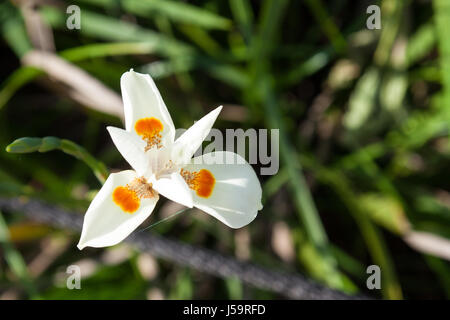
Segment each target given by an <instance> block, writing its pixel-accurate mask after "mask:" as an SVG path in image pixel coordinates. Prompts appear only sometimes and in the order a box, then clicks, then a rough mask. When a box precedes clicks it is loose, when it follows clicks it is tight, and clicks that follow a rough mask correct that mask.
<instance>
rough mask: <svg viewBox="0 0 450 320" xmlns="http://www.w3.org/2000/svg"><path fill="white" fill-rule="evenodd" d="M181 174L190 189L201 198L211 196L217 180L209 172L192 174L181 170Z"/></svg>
mask: <svg viewBox="0 0 450 320" xmlns="http://www.w3.org/2000/svg"><path fill="white" fill-rule="evenodd" d="M180 174H181V176H182V177H183V179H184V181H186V183H187V185H188V186H189V188H191V189H192V190H195V192H196V194H197V195H198V196H199V197H202V198H209V197H210V196H211V194H212V192H213V189H214V185H215V183H216V179H215V178H214V175H213V174H212V173H211V172H210V171H209V170H206V169H201V170H200V171H193V172H191V171H188V170H184V169H181V172H180Z"/></svg>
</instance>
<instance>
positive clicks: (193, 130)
mask: <svg viewBox="0 0 450 320" xmlns="http://www.w3.org/2000/svg"><path fill="white" fill-rule="evenodd" d="M221 110H222V106H219V107H217V108H216V109H214V110H213V111H211V112H210V113H208V114H207V115H206V116H204V117H203V118H201V119H200V120H198V121H196V122H195V123H194V124H193V125H192V126H191V127H190V128H189V129H188V130H186V131H185V132H184V133H183V134H182V135H181V136H180V137H179V138H178V139H177V140H176V141H175V143H174V146H173V157H174V160H175V161H176V162H177V163H178V164H188V163H189V162H190V159H191V158H192V156H193V155H194V153H195V151H197V149H198V148H199V147H200V146H201V145H202V142H203V140H205V138H206V137H207V136H208V134H209V132H210V131H211V128H212V126H213V125H214V122H215V121H216V119H217V117H218V116H219V113H220V111H221Z"/></svg>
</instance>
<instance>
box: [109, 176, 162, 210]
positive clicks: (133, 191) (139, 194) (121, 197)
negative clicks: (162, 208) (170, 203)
mask: <svg viewBox="0 0 450 320" xmlns="http://www.w3.org/2000/svg"><path fill="white" fill-rule="evenodd" d="M154 196H156V192H155V191H154V190H153V188H152V184H151V183H148V182H147V180H146V179H145V178H144V177H140V178H135V179H134V180H133V181H131V182H130V183H129V184H127V185H126V186H125V187H123V186H119V187H117V188H115V189H114V191H113V194H112V197H113V201H114V203H115V204H117V205H118V206H119V207H120V208H121V209H122V210H123V211H125V212H128V213H134V212H135V211H136V210H137V209H139V206H140V205H141V199H143V198H152V197H154Z"/></svg>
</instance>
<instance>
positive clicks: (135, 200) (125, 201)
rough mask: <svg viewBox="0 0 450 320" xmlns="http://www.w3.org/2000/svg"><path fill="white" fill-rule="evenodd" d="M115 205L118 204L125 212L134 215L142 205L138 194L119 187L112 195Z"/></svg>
mask: <svg viewBox="0 0 450 320" xmlns="http://www.w3.org/2000/svg"><path fill="white" fill-rule="evenodd" d="M112 197H113V200H114V202H115V204H117V205H118V206H119V207H120V208H121V209H122V210H123V211H125V212H128V213H133V212H135V211H136V210H137V209H139V206H140V204H141V200H140V199H139V197H138V195H137V194H136V192H134V191H133V190H130V189H128V188H126V187H117V188H115V189H114V191H113V194H112Z"/></svg>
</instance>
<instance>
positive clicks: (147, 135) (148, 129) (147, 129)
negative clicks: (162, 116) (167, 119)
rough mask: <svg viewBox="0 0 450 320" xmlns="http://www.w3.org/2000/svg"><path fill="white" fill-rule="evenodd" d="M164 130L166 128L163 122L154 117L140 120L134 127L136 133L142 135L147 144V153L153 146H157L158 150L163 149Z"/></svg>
mask: <svg viewBox="0 0 450 320" xmlns="http://www.w3.org/2000/svg"><path fill="white" fill-rule="evenodd" d="M163 129H164V126H163V124H162V123H161V121H159V120H158V119H156V118H153V117H152V118H142V119H139V120H138V121H136V123H135V125H134V130H136V133H137V134H138V135H140V136H141V137H142V139H144V140H145V142H147V146H146V147H145V151H147V150H149V149H150V148H152V147H153V146H156V147H157V148H158V149H159V148H161V147H162V145H161V138H162V136H161V132H162V131H163Z"/></svg>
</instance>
